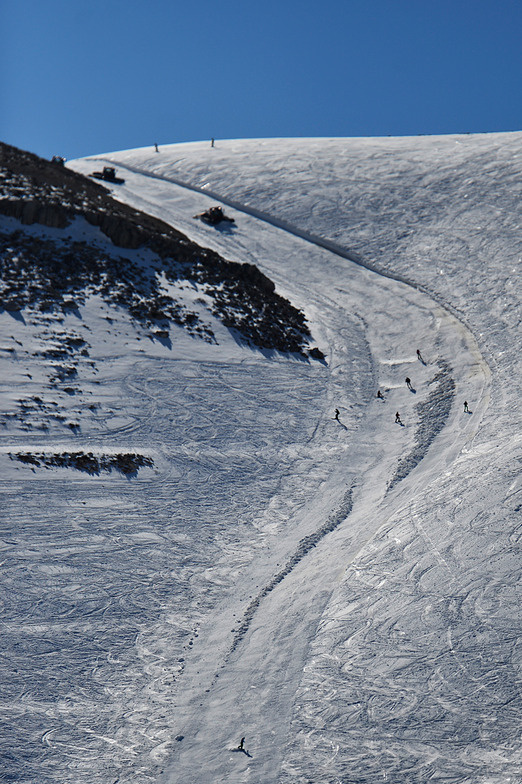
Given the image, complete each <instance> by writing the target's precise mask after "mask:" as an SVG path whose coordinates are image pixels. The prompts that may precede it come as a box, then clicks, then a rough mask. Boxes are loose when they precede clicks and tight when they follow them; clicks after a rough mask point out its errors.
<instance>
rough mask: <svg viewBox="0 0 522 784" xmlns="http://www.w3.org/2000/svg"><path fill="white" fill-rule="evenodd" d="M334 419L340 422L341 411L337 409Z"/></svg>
mask: <svg viewBox="0 0 522 784" xmlns="http://www.w3.org/2000/svg"><path fill="white" fill-rule="evenodd" d="M334 419H336V420H337V421H338V422H339V409H338V408H336V409H335V416H334Z"/></svg>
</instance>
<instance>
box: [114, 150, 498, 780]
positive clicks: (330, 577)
mask: <svg viewBox="0 0 522 784" xmlns="http://www.w3.org/2000/svg"><path fill="white" fill-rule="evenodd" d="M101 160H107V161H111V163H115V164H117V165H118V166H121V167H122V168H125V169H127V171H129V172H133V173H134V174H136V175H139V176H140V177H145V178H151V179H153V180H155V181H156V182H161V183H164V187H165V189H167V190H168V189H169V188H182V189H188V190H189V191H191V192H192V193H193V194H196V196H195V198H199V199H200V202H202V203H203V204H204V206H205V202H206V201H207V200H208V199H210V198H212V199H213V200H218V201H220V202H221V203H222V204H225V205H227V206H230V207H233V208H234V209H236V210H239V211H241V212H243V214H244V215H245V216H248V220H247V218H246V217H245V221H244V223H245V226H244V227H243V230H242V233H241V236H240V237H239V238H238V239H239V242H236V244H235V246H234V250H235V253H236V254H237V255H238V256H240V255H242V254H243V253H246V255H248V257H249V260H254V259H255V260H256V261H255V263H257V264H258V266H259V267H260V268H261V269H262V270H263V271H265V272H267V274H269V275H271V276H273V277H274V278H275V279H276V283H277V284H278V285H280V284H282V285H284V288H285V290H286V291H287V292H292V294H291V296H292V299H293V300H294V302H295V300H296V298H297V300H299V302H298V304H299V305H300V306H301V307H303V308H304V309H305V310H307V312H310V310H312V311H313V314H314V318H315V322H316V324H313V326H316V328H317V329H318V330H320V331H321V333H322V335H323V336H326V334H327V333H328V334H329V336H330V340H331V353H330V356H329V364H330V368H333V367H334V366H336V363H337V361H338V360H341V361H343V358H344V354H343V346H342V339H341V338H340V335H341V329H342V314H343V312H344V313H345V314H353V313H354V312H356V313H357V312H363V313H364V321H365V322H366V339H367V340H368V343H369V347H370V351H371V355H372V358H373V374H372V380H373V382H374V383H375V384H376V385H377V386H378V387H379V388H383V389H385V402H384V403H381V401H380V400H375V399H373V400H372V399H371V398H370V399H369V400H368V401H367V408H366V413H365V414H364V417H363V418H362V419H361V422H360V424H359V426H358V429H357V439H356V441H355V443H353V444H350V445H349V448H347V450H346V455H345V457H344V458H343V461H342V462H343V467H342V470H340V471H339V472H338V474H336V476H335V477H333V478H332V482H331V483H327V486H326V487H325V488H324V491H323V492H322V493H321V497H320V498H318V499H316V501H315V503H314V504H312V506H311V508H309V509H306V510H305V511H304V513H303V515H302V517H303V520H302V521H301V522H302V527H300V528H299V532H298V533H295V532H294V535H293V536H291V537H290V545H291V546H290V547H289V545H288V544H285V543H275V544H274V558H273V559H272V564H273V566H274V567H275V565H276V564H275V561H276V559H277V560H278V561H279V563H281V561H283V563H286V566H284V567H283V568H279V569H278V570H277V569H274V570H273V571H272V572H270V573H265V574H263V575H261V574H257V575H255V577H256V579H258V580H259V581H260V582H261V585H258V589H257V591H256V592H255V594H254V597H253V599H252V601H251V602H250V604H249V605H248V606H247V609H246V611H245V612H244V613H243V617H242V620H240V621H239V622H238V620H237V619H236V618H234V617H233V613H232V609H231V606H232V604H231V602H232V599H230V600H229V601H228V602H227V603H226V605H225V606H224V607H223V610H222V612H221V613H220V615H219V617H216V618H214V619H212V621H210V622H209V624H207V626H206V627H202V628H201V630H200V634H199V638H198V641H197V644H196V645H195V646H194V650H193V651H192V660H191V661H190V662H187V665H186V668H185V673H184V679H183V680H184V687H183V689H182V690H181V691H180V695H179V702H178V707H179V709H180V715H181V716H183V717H184V720H183V723H182V724H181V723H180V726H179V733H180V734H179V737H181V735H183V740H181V741H179V743H176V744H174V745H175V749H174V751H175V756H174V759H173V761H172V762H171V764H169V767H168V769H167V770H166V771H165V773H164V774H163V776H162V778H161V781H162V782H176V784H193V782H194V781H195V780H201V781H205V782H206V784H218V782H222V781H227V782H229V784H243V782H250V784H266V782H268V781H271V782H276V781H277V780H278V776H279V771H280V767H281V764H282V761H283V757H284V746H285V741H286V737H287V733H288V727H289V725H290V719H291V716H292V710H293V701H294V695H295V692H296V689H297V686H298V685H299V681H300V676H301V673H302V671H303V667H304V666H305V665H306V657H307V651H308V644H309V641H310V640H312V639H313V637H314V635H315V632H316V629H317V625H318V623H319V621H320V618H321V615H322V613H323V611H324V608H325V607H326V605H327V602H328V600H329V598H330V596H331V594H332V591H333V590H334V589H335V587H336V585H337V584H338V581H339V579H340V578H341V576H342V574H343V573H344V571H345V569H346V568H347V566H348V565H349V563H350V562H351V561H352V560H353V558H354V557H355V556H356V555H357V553H358V552H359V551H360V550H361V548H362V547H363V546H364V545H366V544H367V543H368V541H369V540H370V539H371V538H372V536H374V535H375V533H376V532H377V531H378V529H379V528H380V527H381V526H382V525H383V524H384V523H385V522H386V520H387V519H389V517H390V516H391V515H392V514H393V513H395V512H396V511H397V510H398V509H401V508H407V505H408V499H409V498H411V494H412V493H416V492H418V491H419V490H420V489H421V488H423V489H424V488H426V487H427V486H428V485H429V483H430V481H431V479H432V478H433V477H434V475H436V474H434V471H436V472H438V471H440V470H441V466H442V467H443V468H444V469H445V470H446V469H447V467H448V465H450V464H451V462H452V461H453V460H454V459H455V458H456V457H457V455H458V454H459V453H460V452H461V451H462V449H463V448H464V447H465V445H466V443H467V442H468V441H469V440H471V439H472V438H473V436H474V434H475V433H476V431H477V428H478V426H479V423H480V419H481V416H482V414H483V411H484V410H485V408H486V407H487V399H488V394H487V392H488V385H489V378H490V374H489V368H488V365H487V363H486V362H485V360H484V359H483V357H482V355H481V353H480V351H479V349H478V345H477V343H476V341H475V339H474V336H473V335H472V333H471V332H470V330H469V329H468V328H467V327H466V325H465V324H464V323H463V322H462V321H461V320H459V319H458V318H457V317H456V315H454V314H453V313H452V310H451V308H450V307H449V306H448V305H447V304H446V303H441V302H437V301H435V298H434V297H433V296H432V295H431V294H430V293H428V292H426V291H425V290H424V289H423V288H422V287H421V286H418V285H416V284H415V283H413V282H412V281H409V280H406V279H405V278H403V277H402V276H394V275H392V274H389V273H383V272H382V271H381V270H379V269H377V268H376V267H374V266H373V265H372V264H370V263H368V262H365V261H364V260H363V259H361V258H360V257H355V256H354V255H353V254H351V253H350V252H349V251H346V250H345V249H343V248H340V247H339V246H336V245H335V244H334V243H331V242H329V241H327V240H323V239H322V238H320V237H317V236H314V235H310V234H308V233H307V232H304V231H301V230H300V229H299V228H298V227H295V226H291V225H290V224H287V223H285V221H283V220H280V219H278V218H276V217H274V216H270V215H267V214H266V213H262V212H258V211H256V210H254V209H251V208H248V207H245V206H243V205H240V204H238V203H236V202H233V201H231V200H228V199H223V198H220V197H219V195H218V194H213V193H209V191H206V190H204V189H201V188H198V187H196V186H192V185H190V184H189V183H183V182H180V181H175V180H174V179H173V178H169V177H166V176H164V175H156V174H153V173H151V172H147V171H143V170H140V169H139V168H138V167H132V166H129V165H128V164H121V163H120V162H119V161H116V160H111V159H110V158H104V159H101ZM126 196H127V198H129V200H132V199H131V194H128V193H127V194H126ZM154 198H156V199H157V198H158V194H157V189H156V192H155V194H154ZM139 200H141V201H142V202H143V197H142V196H141V195H140V197H139ZM150 205H151V206H153V201H150ZM134 206H137V205H136V204H135V205H134ZM156 214H157V215H158V217H160V218H162V219H163V220H166V219H167V217H168V215H167V213H166V210H165V208H162V207H161V206H160V205H159V202H158V203H157V208H156ZM174 220H175V218H174V216H172V217H171V220H170V221H169V222H174ZM259 221H263V223H264V224H266V226H265V228H264V229H261V228H259V225H258V224H259ZM256 225H257V228H256V229H255V230H253V231H252V234H253V235H254V239H253V240H252V241H250V239H249V231H250V229H254V227H255V226H256ZM274 231H275V232H276V236H274ZM192 234H193V235H197V236H198V239H199V238H200V237H201V236H204V237H205V241H206V243H207V244H209V245H212V244H215V245H218V246H219V248H218V249H219V250H220V251H221V252H223V251H222V240H223V238H221V237H214V235H211V234H210V233H208V232H204V230H203V229H202V228H201V227H199V226H195V227H194V231H193V232H192ZM290 237H291V239H290ZM285 243H286V244H285ZM278 244H281V245H283V244H284V245H285V248H288V247H291V246H292V247H295V253H296V256H299V254H301V253H302V254H303V256H299V259H298V260H297V261H294V260H293V259H292V258H291V257H290V258H289V256H288V254H285V255H286V258H287V259H289V261H288V262H287V264H286V265H285V266H284V267H281V265H280V264H279V263H278V262H277V260H276V261H270V254H268V253H264V254H263V261H261V259H260V252H262V251H263V249H266V248H268V247H272V248H274V247H276V246H278ZM305 246H308V247H307V249H306V251H305ZM310 246H313V248H314V249H313V250H311V249H310ZM283 252H284V251H282V253H283ZM265 257H266V258H268V259H269V260H268V261H264V259H265ZM303 257H304V259H305V260H304V261H303ZM325 265H328V270H329V272H328V273H325ZM331 280H334V281H336V283H335V293H334V296H332V288H334V287H333V286H332V285H331V284H330V283H329V282H328V281H331ZM325 303H329V304H328V307H329V308H331V314H330V319H331V321H330V323H329V324H328V325H327V326H326V327H324V326H323V327H321V324H320V318H321V308H323V307H324V305H325ZM398 314H399V315H398ZM412 335H415V339H416V340H418V345H419V346H420V347H421V348H422V350H423V354H426V356H429V357H431V358H432V361H431V362H428V363H427V364H426V365H421V363H419V362H417V358H416V354H415V348H416V345H412V339H411V336H412ZM457 345H458V347H459V353H458V355H456V356H455V355H454V353H453V352H454V349H455V346H457ZM450 365H451V369H450ZM442 370H444V373H445V376H444V384H445V386H442V387H441V388H440V389H439V397H438V398H437V402H440V403H441V407H440V408H438V409H435V410H433V406H432V405H431V403H430V398H429V393H430V392H432V391H433V390H434V389H435V387H433V386H431V387H430V386H429V385H430V384H433V383H437V382H436V375H437V373H438V372H441V371H442ZM329 372H330V373H332V370H331V369H330V371H329ZM414 373H415V383H416V385H417V388H418V390H419V394H418V395H412V394H409V393H407V392H406V391H405V388H404V378H405V377H406V376H408V375H412V376H413V375H414ZM441 383H442V382H441ZM439 387H440V384H439ZM375 391H376V390H375ZM372 397H373V395H372ZM417 397H418V398H419V401H418V402H417ZM435 397H436V395H432V400H431V402H432V403H433V401H434V398H435ZM460 398H462V400H464V398H466V399H472V400H474V415H473V417H466V419H465V420H463V419H462V414H461V409H460ZM457 403H458V404H459V405H457ZM398 409H400V410H401V415H402V416H403V418H404V420H405V421H406V423H407V427H406V428H405V429H404V432H401V431H400V430H399V428H397V427H396V426H395V425H394V424H393V420H392V417H393V415H394V413H395V410H398ZM405 454H406V457H405ZM408 455H409V459H408ZM343 474H344V482H345V484H344V486H342V487H339V480H340V477H342V476H343ZM352 486H353V492H352V494H351V497H350V504H347V502H346V497H347V496H346V494H347V492H349V491H350V487H352ZM343 497H344V501H343ZM352 499H353V505H352ZM343 504H344V507H343ZM342 510H344V513H341V511H342ZM336 514H337V517H336ZM328 520H330V521H333V520H335V525H331V526H329V524H328ZM325 521H326V522H325ZM318 533H320V534H321V535H320V536H316V538H315V539H314V535H317V534H318ZM303 534H305V535H303ZM292 542H293V545H292V544H291V543H292ZM307 545H310V546H307ZM292 547H293V549H292ZM299 547H301V548H302V550H301V551H300V550H299ZM235 590H236V593H237V596H238V597H242V596H243V595H247V592H249V591H250V592H251V591H252V587H251V582H249V581H247V579H246V578H245V577H243V578H241V581H240V583H239V584H238V585H237V586H236V589H235ZM231 624H233V625H234V626H235V628H234V629H233V630H232V633H233V636H232V641H231ZM242 735H246V737H247V742H246V747H247V748H248V750H249V752H250V754H251V756H250V757H247V756H246V755H243V754H236V753H234V752H235V751H236V746H237V743H238V742H239V738H240V737H241V736H242Z"/></svg>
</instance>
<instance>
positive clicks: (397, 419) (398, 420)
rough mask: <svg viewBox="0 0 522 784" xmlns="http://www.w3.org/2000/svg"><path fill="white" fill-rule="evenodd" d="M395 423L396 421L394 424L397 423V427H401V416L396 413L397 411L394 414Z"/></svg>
mask: <svg viewBox="0 0 522 784" xmlns="http://www.w3.org/2000/svg"><path fill="white" fill-rule="evenodd" d="M395 421H396V423H397V424H398V425H402V419H401V415H400V414H399V412H398V411H397V412H396V414H395Z"/></svg>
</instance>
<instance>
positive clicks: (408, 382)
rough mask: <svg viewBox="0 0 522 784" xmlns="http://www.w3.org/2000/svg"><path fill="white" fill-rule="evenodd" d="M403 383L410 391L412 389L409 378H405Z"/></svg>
mask: <svg viewBox="0 0 522 784" xmlns="http://www.w3.org/2000/svg"><path fill="white" fill-rule="evenodd" d="M405 381H406V386H407V387H408V389H411V388H412V386H411V378H409V377H408V376H406V379H405Z"/></svg>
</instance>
